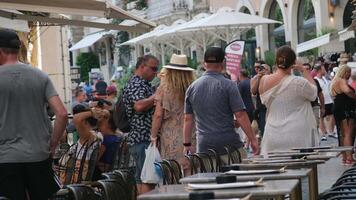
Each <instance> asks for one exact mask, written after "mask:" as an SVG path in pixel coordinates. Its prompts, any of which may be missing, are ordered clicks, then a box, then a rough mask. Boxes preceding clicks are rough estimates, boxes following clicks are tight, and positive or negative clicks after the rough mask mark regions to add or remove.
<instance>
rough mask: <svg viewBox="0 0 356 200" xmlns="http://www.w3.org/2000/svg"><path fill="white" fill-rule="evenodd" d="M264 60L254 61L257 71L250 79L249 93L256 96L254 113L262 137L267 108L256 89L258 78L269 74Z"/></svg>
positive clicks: (258, 83)
mask: <svg viewBox="0 0 356 200" xmlns="http://www.w3.org/2000/svg"><path fill="white" fill-rule="evenodd" d="M266 66H268V65H266V64H265V62H264V61H262V60H261V61H256V62H255V72H256V73H257V74H256V75H255V76H254V77H253V78H252V79H251V93H252V94H253V95H255V96H256V113H257V118H258V120H257V122H258V127H259V129H260V136H261V137H263V134H264V131H265V124H266V112H267V108H266V106H265V105H263V104H262V102H261V95H260V93H259V91H258V87H259V85H260V82H261V81H260V80H261V78H262V77H263V76H264V75H267V74H270V71H269V69H267V68H266Z"/></svg>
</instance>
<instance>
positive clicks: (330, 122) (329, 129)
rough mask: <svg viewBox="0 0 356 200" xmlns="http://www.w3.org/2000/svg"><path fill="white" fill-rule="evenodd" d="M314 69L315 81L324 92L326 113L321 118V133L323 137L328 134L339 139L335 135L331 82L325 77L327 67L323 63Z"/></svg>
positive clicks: (317, 64)
mask: <svg viewBox="0 0 356 200" xmlns="http://www.w3.org/2000/svg"><path fill="white" fill-rule="evenodd" d="M314 69H315V70H316V72H317V75H316V77H315V79H316V80H317V81H318V82H319V85H320V87H321V89H322V90H323V95H324V103H325V112H324V115H323V116H320V131H321V133H322V134H323V135H326V134H328V135H329V137H335V138H336V137H337V134H336V133H334V127H335V119H334V116H333V106H334V101H333V99H332V98H331V95H330V80H328V79H327V78H326V77H325V76H326V75H327V73H326V70H325V66H324V64H323V63H316V64H315V65H314Z"/></svg>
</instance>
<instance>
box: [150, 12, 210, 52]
mask: <svg viewBox="0 0 356 200" xmlns="http://www.w3.org/2000/svg"><path fill="white" fill-rule="evenodd" d="M208 16H210V14H208V13H200V14H198V15H196V16H194V17H193V19H192V20H190V21H188V22H185V23H176V26H174V27H172V28H169V29H167V30H166V31H164V32H161V33H160V34H158V35H156V41H160V42H164V43H165V44H167V45H169V46H171V47H173V48H175V49H177V50H180V51H181V52H184V49H185V46H187V45H189V44H190V43H191V42H192V41H194V42H196V41H195V40H194V39H193V38H190V37H181V36H180V35H179V31H180V30H183V29H184V28H185V27H186V26H188V25H190V24H192V23H194V22H196V21H198V20H200V19H203V18H206V17H208ZM176 22H177V21H176ZM180 22H184V21H183V20H182V21H180ZM197 43H198V44H200V43H199V42H197Z"/></svg>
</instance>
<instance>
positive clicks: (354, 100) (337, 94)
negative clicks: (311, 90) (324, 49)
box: [331, 64, 356, 164]
mask: <svg viewBox="0 0 356 200" xmlns="http://www.w3.org/2000/svg"><path fill="white" fill-rule="evenodd" d="M350 76H351V68H350V67H349V66H347V65H346V64H344V65H340V67H339V69H338V71H337V72H336V75H335V77H334V79H333V80H332V82H331V95H332V96H333V97H334V117H335V121H336V127H337V130H338V134H339V145H340V146H352V145H353V141H352V138H353V137H354V134H355V133H353V128H354V127H353V126H354V121H355V117H356V110H355V106H356V94H355V90H354V89H353V88H352V87H351V86H350V85H349V84H348V80H349V78H350ZM340 136H342V138H340ZM342 156H343V162H344V163H345V164H353V159H352V152H351V151H348V152H343V154H342Z"/></svg>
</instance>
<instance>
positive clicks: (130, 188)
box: [102, 169, 137, 199]
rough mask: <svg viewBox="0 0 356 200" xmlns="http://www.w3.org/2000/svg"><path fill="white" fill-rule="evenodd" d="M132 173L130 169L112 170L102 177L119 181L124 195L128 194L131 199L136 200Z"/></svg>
mask: <svg viewBox="0 0 356 200" xmlns="http://www.w3.org/2000/svg"><path fill="white" fill-rule="evenodd" d="M133 173H134V172H132V171H131V170H130V169H120V170H114V171H112V172H109V173H103V174H102V175H103V177H105V178H106V179H114V180H117V181H119V182H120V183H121V182H123V183H124V187H125V190H126V193H128V194H130V196H131V197H132V198H131V199H136V196H137V188H136V183H135V178H134V175H133Z"/></svg>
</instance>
